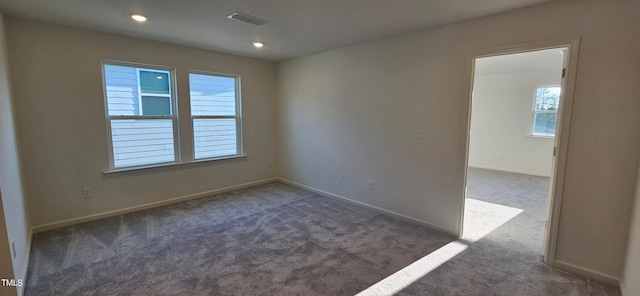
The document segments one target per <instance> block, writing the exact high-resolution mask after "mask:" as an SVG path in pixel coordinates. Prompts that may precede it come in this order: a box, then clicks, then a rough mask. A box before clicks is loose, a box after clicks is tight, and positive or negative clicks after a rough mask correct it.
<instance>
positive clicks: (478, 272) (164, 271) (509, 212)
mask: <svg viewBox="0 0 640 296" xmlns="http://www.w3.org/2000/svg"><path fill="white" fill-rule="evenodd" d="M477 173H478V174H476V172H472V174H470V180H471V179H477V180H478V182H479V183H482V184H484V183H487V182H489V181H488V180H484V179H483V178H485V177H487V178H488V177H491V176H490V175H488V176H485V175H486V174H485V173H486V172H481V171H479V172H477ZM489 173H490V172H489ZM475 175H477V176H475ZM507 179H509V177H507ZM512 181H514V182H527V183H531V182H533V183H532V184H533V185H530V186H533V187H540V188H542V189H543V188H544V185H543V184H542V183H544V182H542V181H540V183H541V184H538V183H536V182H538V180H531V179H529V178H521V177H517V176H516V177H515V179H514V180H512ZM472 183H473V182H471V181H470V184H472ZM497 186H507V187H509V188H511V189H514V188H515V189H518V188H522V186H521V185H517V184H516V185H514V184H512V183H511V181H509V180H504V181H500V182H499V184H496V185H495V186H494V185H487V186H485V187H482V188H479V189H478V190H479V192H478V193H482V194H477V195H476V197H475V199H476V200H477V202H476V201H474V202H472V203H476V204H478V205H481V206H484V207H486V208H488V209H490V210H492V211H494V212H495V213H499V214H496V216H498V217H499V219H496V220H495V221H494V220H492V222H478V223H481V224H482V223H484V224H482V225H481V226H478V227H476V228H477V229H476V230H474V231H476V234H471V232H469V234H468V235H465V238H463V239H459V240H456V239H455V238H454V237H452V236H450V235H448V234H444V233H441V232H438V231H435V230H432V229H428V228H425V227H421V226H418V225H415V224H411V223H407V222H404V221H400V220H398V219H395V218H391V217H388V216H385V215H381V214H378V213H376V212H373V211H370V210H367V209H363V208H360V207H357V206H354V205H351V204H348V203H345V202H342V201H337V200H333V199H329V198H325V197H322V196H319V195H317V194H314V193H310V192H308V191H304V190H301V189H298V188H294V187H291V186H289V185H285V184H283V183H279V182H274V183H269V184H265V185H260V186H256V187H252V188H247V189H243V190H237V191H233V192H228V193H224V194H219V195H216V196H211V197H205V198H200V199H196V200H191V201H187V202H182V203H178V204H173V205H169V206H163V207H159V208H155V209H150V210H145V211H140V212H135V213H130V214H126V215H121V216H116V217H111V218H106V219H102V220H98V221H94V222H90V223H84V224H80V225H75V226H71V227H66V228H62V229H56V230H52V231H48V232H43V233H38V234H36V235H34V238H33V243H32V252H31V260H30V265H29V275H28V278H27V281H26V290H25V295H27V296H29V295H355V294H358V293H361V294H362V295H390V294H399V295H617V291H616V289H615V288H612V287H607V286H603V285H599V284H597V283H594V282H591V281H588V280H583V279H580V278H578V277H576V276H573V275H570V274H565V273H562V272H558V271H554V270H552V269H550V268H549V267H547V266H545V265H544V264H542V263H541V262H540V254H541V253H540V252H539V251H540V246H539V244H537V243H531V242H522V241H520V238H526V237H527V236H528V235H522V234H518V235H516V236H515V237H509V235H507V234H504V233H507V230H509V229H511V228H516V229H517V228H518V227H519V226H517V225H514V224H513V223H516V222H518V221H519V219H521V218H522V217H525V216H527V215H528V214H529V212H528V210H527V209H526V208H524V207H523V206H520V205H518V204H506V205H502V206H504V208H500V207H496V206H492V205H490V204H491V203H495V202H496V201H495V200H491V198H492V196H495V195H498V194H502V193H504V190H505V189H500V188H499V187H497ZM470 192H472V191H470ZM485 195H486V196H485ZM516 195H517V196H519V197H521V198H526V196H527V194H516ZM473 196H474V195H471V194H470V197H473ZM480 208H481V207H478V209H480ZM514 209H516V210H514ZM478 213H481V211H479V212H478ZM514 215H515V216H514ZM475 216H476V217H481V216H482V214H477V215H475ZM468 220H469V219H468ZM469 221H471V220H469ZM505 221H506V222H505ZM500 223H502V224H500ZM518 223H519V222H518ZM497 224H499V225H497ZM496 225H497V226H496ZM534 228H535V227H531V229H534ZM469 229H472V227H471V228H469ZM527 229H529V227H528V228H527ZM503 232H504V233H503ZM482 233H485V234H482ZM501 233H502V234H501ZM531 236H532V237H534V238H535V239H538V238H537V237H538V236H539V234H531ZM505 238H506V240H505Z"/></svg>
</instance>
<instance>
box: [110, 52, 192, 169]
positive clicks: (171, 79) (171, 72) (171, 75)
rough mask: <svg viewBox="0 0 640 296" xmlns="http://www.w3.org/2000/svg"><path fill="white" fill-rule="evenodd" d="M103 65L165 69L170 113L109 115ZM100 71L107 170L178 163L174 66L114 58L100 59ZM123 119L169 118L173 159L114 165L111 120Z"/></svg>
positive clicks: (153, 69)
mask: <svg viewBox="0 0 640 296" xmlns="http://www.w3.org/2000/svg"><path fill="white" fill-rule="evenodd" d="M105 65H114V66H124V67H135V68H144V69H148V70H152V71H159V72H160V71H166V72H167V73H169V89H170V96H171V111H172V112H171V115H170V116H167V115H163V116H149V115H146V116H145V115H133V116H132V115H109V103H108V98H107V84H106V82H107V81H106V79H105V78H106V77H105V69H104V68H105ZM100 66H101V71H102V91H103V97H104V114H105V120H106V121H105V122H106V125H107V138H108V139H107V142H108V146H109V170H108V171H106V172H105V173H108V172H120V171H129V170H136V169H145V168H149V167H157V166H165V165H173V164H178V163H180V134H179V130H180V129H179V127H178V108H177V101H178V97H177V93H176V91H175V89H176V88H175V87H174V86H175V85H176V73H175V68H173V67H168V66H158V65H149V64H141V63H131V62H122V61H114V60H102V61H101V64H100ZM139 71H140V70H139V69H138V70H137V71H136V75H137V77H136V79H137V80H138V98H139V100H141V95H140V94H141V90H140V73H139ZM139 108H140V112H139V113H140V114H142V101H139ZM118 119H121V120H124V119H171V120H172V127H173V153H174V157H173V159H174V161H168V162H158V163H152V164H143V165H134V166H123V167H118V168H117V167H115V159H114V148H113V135H112V131H111V121H112V120H118Z"/></svg>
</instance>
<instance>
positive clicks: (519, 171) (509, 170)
mask: <svg viewBox="0 0 640 296" xmlns="http://www.w3.org/2000/svg"><path fill="white" fill-rule="evenodd" d="M469 167H470V168H477V169H485V170H492V171H500V172H507V173H516V174H524V175H532V176H538V177H547V178H549V177H551V172H549V173H548V174H543V173H539V172H530V171H523V170H514V169H506V168H499V167H492V166H486V165H476V164H469Z"/></svg>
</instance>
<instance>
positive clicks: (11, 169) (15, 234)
mask: <svg viewBox="0 0 640 296" xmlns="http://www.w3.org/2000/svg"><path fill="white" fill-rule="evenodd" d="M8 74H9V68H8V64H7V47H6V39H5V28H4V23H3V17H2V15H1V14H0V198H1V199H2V202H1V203H0V205H2V206H3V207H0V209H1V210H2V212H3V213H2V214H3V215H2V217H0V259H1V260H0V262H1V263H0V265H2V267H0V272H2V275H4V274H5V272H6V271H5V269H4V268H5V267H7V265H8V266H12V272H11V278H13V276H14V275H15V277H16V278H17V279H22V277H23V276H25V275H26V261H27V256H28V255H29V254H28V252H29V243H30V239H29V230H30V229H31V225H30V223H29V214H28V212H27V205H26V201H25V195H24V192H23V183H22V171H21V167H20V161H19V160H20V153H19V145H18V136H17V135H16V121H15V117H14V100H13V99H14V98H12V96H11V87H10V79H9V75H8ZM11 242H15V249H16V256H15V258H13V256H9V257H6V256H5V255H7V254H5V252H7V251H9V249H5V247H6V248H11ZM10 262H11V263H12V264H9V263H10ZM2 278H6V277H2ZM6 289H7V288H3V287H1V286H0V291H3V290H6ZM0 294H2V293H1V292H0ZM2 295H5V294H2Z"/></svg>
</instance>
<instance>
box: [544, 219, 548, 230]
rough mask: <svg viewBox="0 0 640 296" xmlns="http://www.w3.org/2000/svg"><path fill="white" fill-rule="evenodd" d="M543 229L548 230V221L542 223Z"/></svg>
mask: <svg viewBox="0 0 640 296" xmlns="http://www.w3.org/2000/svg"><path fill="white" fill-rule="evenodd" d="M544 229H549V220H546V221H544Z"/></svg>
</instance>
